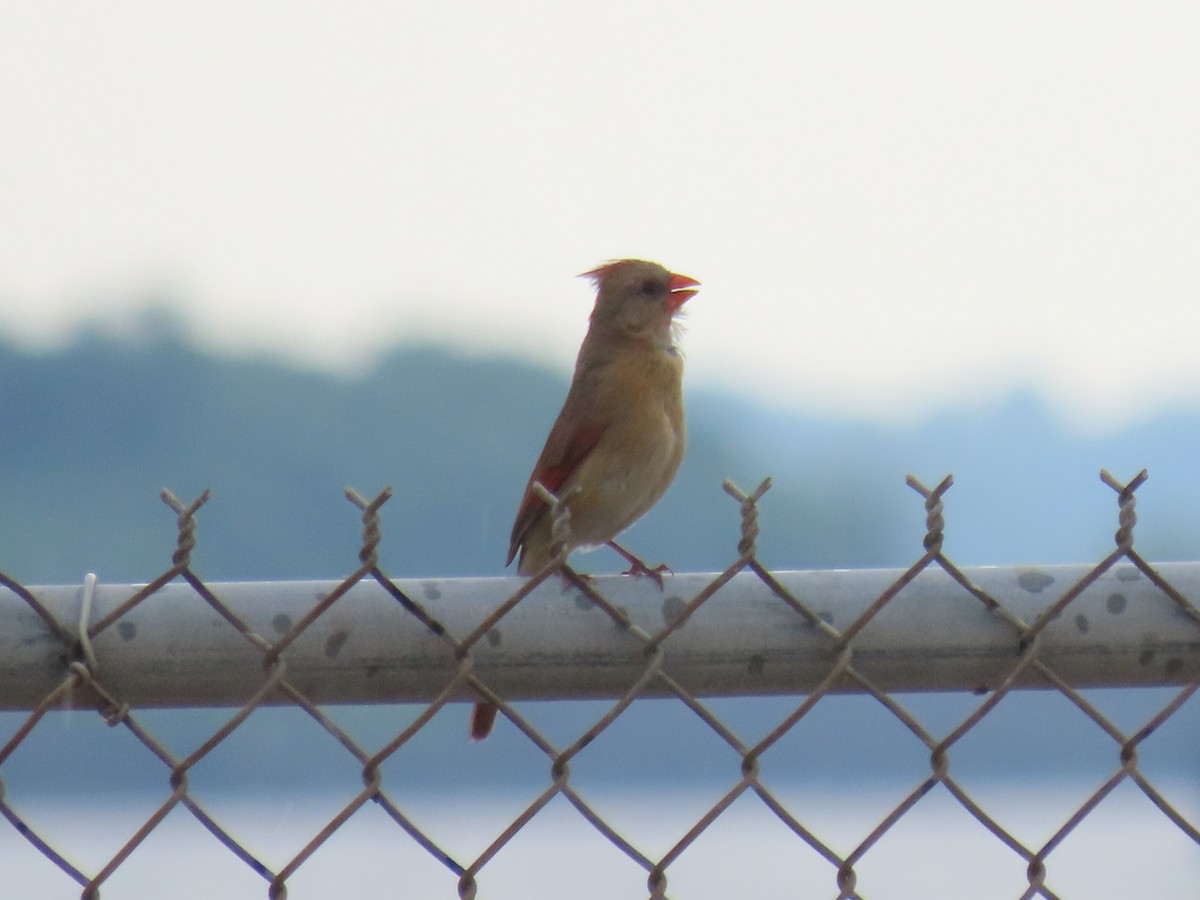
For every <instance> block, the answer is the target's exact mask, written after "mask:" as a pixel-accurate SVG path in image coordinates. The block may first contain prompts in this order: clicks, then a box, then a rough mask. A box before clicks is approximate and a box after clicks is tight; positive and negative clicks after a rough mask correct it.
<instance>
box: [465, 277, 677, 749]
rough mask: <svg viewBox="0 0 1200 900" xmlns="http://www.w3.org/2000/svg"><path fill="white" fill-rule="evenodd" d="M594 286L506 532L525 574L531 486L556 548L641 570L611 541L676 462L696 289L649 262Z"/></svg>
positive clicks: (643, 571)
mask: <svg viewBox="0 0 1200 900" xmlns="http://www.w3.org/2000/svg"><path fill="white" fill-rule="evenodd" d="M584 277H588V278H592V279H593V280H594V281H595V282H596V305H595V307H594V308H593V309H592V315H591V319H590V322H589V325H588V332H587V335H586V336H585V337H584V339H583V344H582V346H580V348H579V357H578V359H576V361H575V375H574V378H573V379H572V381H571V388H570V390H569V391H568V392H567V399H566V401H564V403H563V408H562V412H560V413H559V414H558V419H557V420H556V421H555V423H554V426H553V427H552V428H551V429H550V436H549V437H547V438H546V446H545V447H544V448H543V449H542V455H541V456H539V457H538V461H537V464H536V465H535V466H534V467H533V474H532V475H530V476H529V482H528V483H527V484H526V486H525V495H524V497H523V498H522V500H521V507H520V509H519V510H518V512H517V519H516V521H515V522H514V523H513V529H512V539H511V542H510V543H509V546H508V560H507V561H508V562H509V563H511V562H512V561H513V558H514V557H516V556H517V555H518V554H520V559H519V561H518V563H517V571H518V572H519V573H520V574H522V575H532V574H534V573H536V572H538V571H540V570H541V569H542V568H544V567H545V566H546V565H547V564H548V563H550V561H551V560H552V556H551V553H550V525H551V522H550V516H549V515H548V514H547V513H548V510H549V507H548V506H547V504H546V503H545V501H543V500H542V499H541V498H540V497H539V496H538V495H537V494H536V493H535V492H534V490H533V483H534V482H540V483H541V485H542V486H543V487H544V488H546V489H547V490H548V491H551V492H553V493H554V494H556V495H557V496H558V497H559V498H560V499H561V500H562V501H563V502H564V503H565V504H566V506H567V509H568V510H570V513H571V518H570V537H569V538H568V541H567V545H566V549H567V552H568V553H569V552H570V551H571V550H574V549H575V548H576V547H593V546H598V545H600V544H604V543H608V544H610V545H611V546H613V548H614V549H616V550H617V551H618V552H619V553H621V554H622V555H623V556H624V557H625V558H626V559H627V560H629V562H630V563H631V568H630V569H629V572H628V573H627V574H639V575H651V576H653V577H657V578H658V579H659V581H660V582H661V578H662V576H661V575H660V574H659V572H660V571H661V567H660V569H649V568H647V567H646V565H645V564H644V563H642V562H641V560H639V559H637V557H635V556H633V555H632V554H629V553H627V552H626V551H625V550H624V549H623V548H621V547H620V546H619V545H617V544H615V543H613V538H614V537H616V536H617V535H618V534H620V533H621V532H622V531H624V530H625V529H626V528H628V527H629V526H630V525H632V524H633V523H634V522H636V521H637V520H638V519H639V518H641V517H642V515H644V514H645V513H646V511H647V510H649V509H650V507H652V506H653V505H654V504H655V503H657V502H658V499H659V498H660V497H661V496H662V495H663V492H664V491H666V489H667V487H668V485H670V483H671V481H672V479H673V478H674V477H675V472H676V471H677V470H678V469H679V463H680V461H681V460H682V459H683V448H684V443H685V440H686V435H685V426H684V420H683V392H682V381H683V358H682V357H681V356H680V354H679V350H678V348H677V347H676V346H675V340H674V339H675V333H674V328H673V327H672V326H673V322H674V318H675V315H676V313H678V312H679V310H680V308H681V307H682V306H683V304H684V303H686V302H687V301H688V300H689V299H690V298H691V297H692V296H694V295H695V294H696V288H698V287H699V286H700V283H699V282H698V281H696V280H695V279H694V278H689V277H688V276H686V275H675V274H672V273H671V272H668V271H667V270H666V269H664V268H663V267H662V266H660V265H658V263H652V262H646V261H644V260H640V259H622V260H617V261H616V262H610V263H607V264H606V265H603V266H600V267H599V268H596V269H592V270H591V271H590V272H585V273H584ZM495 718H496V707H495V706H493V705H492V704H490V703H477V704H476V705H475V712H474V715H473V716H472V717H471V737H473V738H474V739H475V740H480V739H481V738H484V737H486V736H487V734H488V732H489V731H491V729H492V723H493V722H494V721H495Z"/></svg>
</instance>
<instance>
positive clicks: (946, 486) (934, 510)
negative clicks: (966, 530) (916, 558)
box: [904, 475, 954, 553]
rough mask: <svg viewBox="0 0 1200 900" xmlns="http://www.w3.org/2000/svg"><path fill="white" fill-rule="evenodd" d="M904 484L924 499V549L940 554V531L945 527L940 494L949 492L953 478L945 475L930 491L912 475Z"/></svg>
mask: <svg viewBox="0 0 1200 900" xmlns="http://www.w3.org/2000/svg"><path fill="white" fill-rule="evenodd" d="M904 483H905V484H907V485H908V486H909V487H910V488H912V489H913V490H914V491H916V492H917V493H918V494H920V495H921V496H922V497H924V498H925V540H924V541H922V543H923V545H924V547H925V549H926V550H928V551H929V552H930V553H941V552H942V530H943V529H944V528H945V527H946V520H945V518H943V516H942V509H943V508H944V504H943V503H942V494H944V493H946V491H948V490H950V486H951V485H952V484H954V476H953V475H947V476H946V477H945V478H943V479H942V480H941V483H940V484H938V486H937V487H935V488H934V489H933V490H932V491H931V490H930V489H929V488H927V487H925V485H923V484H921V482H920V481H918V480H917V479H916V478H915V477H914V476H912V475H909V476H907V477H906V478H905V479H904Z"/></svg>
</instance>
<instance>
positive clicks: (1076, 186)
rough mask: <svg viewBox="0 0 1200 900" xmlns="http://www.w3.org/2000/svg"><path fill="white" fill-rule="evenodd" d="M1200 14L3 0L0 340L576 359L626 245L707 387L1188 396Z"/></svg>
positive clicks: (1193, 372)
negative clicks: (437, 347)
mask: <svg viewBox="0 0 1200 900" xmlns="http://www.w3.org/2000/svg"><path fill="white" fill-rule="evenodd" d="M1198 45H1200V6H1197V5H1196V4H1192V3H1188V2H1183V0H1180V2H1158V3H1148V4H1147V3H1132V2H1123V3H1122V2H1106V0H1098V2H1094V3H1088V4H1079V3H1067V2H1057V0H1039V2H1012V3H1003V4H983V3H963V2H961V0H953V2H951V0H947V2H929V0H913V2H906V3H902V4H897V3H885V2H859V3H832V2H825V3H811V2H801V3H768V2H761V0H748V2H742V3H737V4H732V3H720V4H718V3H712V2H705V0H687V2H675V0H639V2H625V0H612V2H604V3H589V2H581V3H571V4H563V3H555V2H549V0H545V2H539V0H533V2H513V3H506V4H496V3H490V2H483V0H463V2H458V3H453V4H449V3H425V4H410V3H390V4H388V3H366V2H338V3H332V2H303V0H300V2H293V0H289V2H281V0H280V2H260V3H254V4H247V3H243V2H228V0H211V2H206V3H203V4H200V3H192V4H185V3H175V4H160V3H154V2H149V0H130V2H120V0H118V2H112V3H105V4H95V3H86V2H61V3H54V4H28V3H19V2H15V0H0V122H3V140H0V336H5V337H8V338H10V339H11V338H17V339H20V340H22V341H27V342H30V343H32V344H34V345H37V346H53V345H55V344H56V343H61V342H62V341H64V340H67V339H69V337H70V336H71V335H72V334H73V333H75V332H76V331H77V330H78V329H79V328H80V327H82V325H83V324H84V323H89V322H91V323H94V322H96V321H102V322H106V323H108V327H111V328H116V329H120V328H123V327H133V326H131V325H130V322H133V321H136V316H134V315H133V311H136V310H137V309H140V308H143V307H145V306H146V305H147V304H157V305H159V306H162V307H165V308H167V309H169V310H172V311H174V312H175V313H177V314H178V315H179V316H180V317H181V319H182V320H183V321H185V322H186V323H187V325H188V327H189V328H191V329H192V330H193V331H194V333H195V334H196V335H197V337H198V339H199V340H201V341H202V342H203V343H204V344H205V345H206V346H209V347H211V348H214V349H218V350H222V351H231V352H237V353H254V354H258V353H267V354H270V355H272V356H277V357H285V358H288V359H293V360H299V361H301V362H303V363H306V364H313V365H318V366H322V367H329V368H333V369H336V370H340V371H348V372H353V371H356V370H361V369H362V368H364V367H366V366H368V365H369V364H370V362H371V361H372V360H373V359H375V358H377V355H378V354H379V353H380V352H381V351H383V350H385V349H387V348H388V347H390V346H392V345H394V344H396V343H398V342H402V341H406V340H435V341H439V342H446V343H450V344H452V345H454V346H457V347H461V348H464V349H465V350H467V351H468V352H472V353H485V354H495V353H503V354H512V355H519V356H522V357H526V358H529V359H531V360H535V361H538V362H542V363H545V364H549V365H552V366H555V367H559V368H562V369H563V370H564V371H565V370H567V369H569V366H570V364H571V362H572V360H573V358H574V354H575V351H576V348H577V346H578V342H579V339H580V337H581V336H582V333H583V329H584V328H585V325H586V316H587V312H588V311H589V309H590V288H589V286H588V284H587V283H586V282H585V281H583V280H580V279H576V278H575V277H574V276H575V275H577V274H578V273H580V272H582V271H584V270H586V269H589V268H592V267H593V266H595V265H596V264H597V263H599V262H601V261H604V260H607V259H612V258H619V257H625V256H638V257H643V258H650V259H656V260H658V261H660V262H662V263H664V264H665V265H667V266H668V267H669V268H671V269H673V270H675V271H679V272H683V273H686V274H688V275H691V276H693V277H695V278H697V279H699V280H700V281H701V282H702V283H703V285H704V287H703V290H702V292H701V293H700V294H699V296H697V297H696V298H695V299H694V300H693V301H691V302H690V303H689V304H688V306H689V316H688V330H687V333H686V336H685V337H684V349H685V351H686V353H687V356H688V360H689V375H688V378H689V380H690V381H691V383H693V384H700V385H715V386H721V387H724V388H728V389H730V390H733V391H737V392H743V393H749V394H751V395H753V396H754V397H756V398H757V399H759V400H761V401H762V402H764V403H767V404H771V405H776V406H780V407H785V408H789V409H796V410H799V411H803V412H810V413H818V414H823V415H838V416H848V417H857V418H865V419H873V420H881V421H882V420H889V421H896V420H903V419H904V418H906V417H911V416H914V415H920V414H922V413H926V412H928V411H931V410H934V409H937V408H940V407H944V406H946V405H948V404H951V405H952V404H958V405H963V404H967V405H978V404H981V403H985V402H987V401H988V400H989V399H994V398H996V397H999V396H1002V395H1003V394H1005V393H1006V392H1008V391H1010V390H1014V389H1022V388H1029V389H1033V390H1035V391H1036V392H1038V393H1039V394H1041V395H1043V396H1045V397H1046V398H1047V400H1048V401H1049V402H1050V403H1052V404H1053V405H1054V406H1055V408H1056V409H1057V410H1059V411H1060V412H1061V414H1062V415H1063V417H1064V419H1065V420H1069V421H1071V422H1074V423H1077V424H1079V425H1081V426H1084V425H1086V426H1094V427H1102V428H1103V427H1108V426H1115V425H1121V424H1124V423H1128V422H1131V421H1135V420H1137V419H1139V418H1141V417H1143V416H1146V415H1148V414H1152V413H1154V412H1156V411H1158V410H1160V409H1162V408H1166V407H1177V406H1181V405H1182V406H1187V407H1195V408H1200V354H1198V353H1196V349H1195V348H1196V334H1197V331H1198V326H1200V313H1198V312H1197V311H1196V308H1197V301H1198V300H1200V266H1198V265H1197V252H1196V251H1197V246H1198V244H1200V104H1197V103H1196V96H1197V93H1198V89H1200V54H1197V53H1196V47H1197V46H1198Z"/></svg>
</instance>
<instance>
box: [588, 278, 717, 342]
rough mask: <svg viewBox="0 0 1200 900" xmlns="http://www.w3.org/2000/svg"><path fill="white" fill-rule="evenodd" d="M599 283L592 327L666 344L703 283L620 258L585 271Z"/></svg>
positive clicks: (597, 284)
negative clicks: (674, 322) (675, 321)
mask: <svg viewBox="0 0 1200 900" xmlns="http://www.w3.org/2000/svg"><path fill="white" fill-rule="evenodd" d="M582 277H584V278H590V279H592V280H593V281H594V282H595V283H596V305H595V307H594V308H593V309H592V319H591V321H592V325H593V327H597V326H600V327H603V328H604V329H605V330H608V329H610V328H613V329H616V330H618V331H620V332H621V333H623V334H625V335H627V336H629V337H634V338H643V337H649V338H654V339H659V340H662V341H665V342H667V343H669V342H670V338H671V321H672V319H674V317H675V315H676V314H677V313H678V312H679V311H680V309H681V308H682V307H683V304H685V303H686V302H687V301H688V300H690V299H691V298H692V297H693V296H695V295H696V293H697V289H698V288H699V287H700V282H698V281H696V279H694V278H689V277H688V276H687V275H677V274H675V273H673V272H668V271H667V270H666V269H664V268H663V267H662V266H660V265H659V264H658V263H654V262H647V261H646V260H643V259H619V260H616V261H615V262H609V263H605V264H604V265H602V266H599V267H597V268H595V269H592V270H591V271H588V272H584V273H583V276H582Z"/></svg>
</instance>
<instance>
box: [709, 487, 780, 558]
mask: <svg viewBox="0 0 1200 900" xmlns="http://www.w3.org/2000/svg"><path fill="white" fill-rule="evenodd" d="M721 487H723V488H724V489H725V493H727V494H728V495H729V496H730V497H732V498H733V499H734V500H736V501H737V502H738V503H739V505H740V506H741V512H742V539H741V540H740V541H738V553H739V554H741V557H742V559H751V558H753V557H754V556H755V554H756V553H757V552H758V546H757V544H758V501H759V500H760V499H762V495H763V494H765V493H766V492H767V491H769V490H770V489H771V479H770V478H769V477H767V478H764V479H763V480H762V483H761V484H760V485H759V486H758V487H756V488H755V489H754V490H753V491H751V492H750V493H749V494H747V493H745V492H744V491H743V490H742V489H741V488H739V487H738V486H737V485H736V484H734V483H733V482H732V481H729V480H728V479H726V480H725V481H724V482H723V483H722V484H721Z"/></svg>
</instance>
